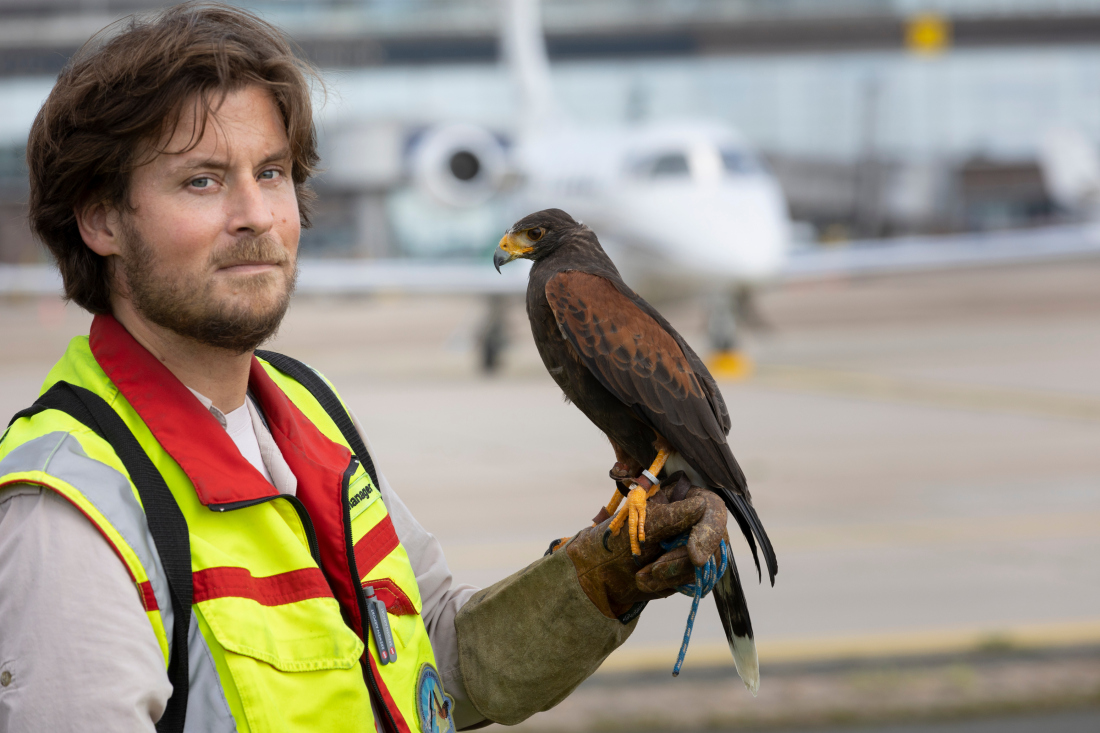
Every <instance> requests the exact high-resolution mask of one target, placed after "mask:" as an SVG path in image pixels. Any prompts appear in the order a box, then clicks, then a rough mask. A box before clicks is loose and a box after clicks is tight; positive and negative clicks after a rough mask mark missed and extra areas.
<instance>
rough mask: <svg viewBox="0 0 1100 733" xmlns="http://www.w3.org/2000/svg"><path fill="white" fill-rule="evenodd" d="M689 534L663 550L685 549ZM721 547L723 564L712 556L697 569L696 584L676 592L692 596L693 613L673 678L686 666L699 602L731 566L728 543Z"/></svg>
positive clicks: (681, 536) (665, 543) (680, 537)
mask: <svg viewBox="0 0 1100 733" xmlns="http://www.w3.org/2000/svg"><path fill="white" fill-rule="evenodd" d="M687 541H688V533H687V532H685V533H684V534H682V535H680V536H679V537H677V538H675V539H673V540H670V541H668V542H662V543H661V549H662V550H664V551H665V552H668V551H669V550H674V549H676V548H677V547H683V546H684V545H686V544H687ZM719 547H720V548H721V550H722V562H721V564H720V565H719V564H716V563H715V562H714V556H711V557H710V558H709V559H708V560H707V564H706V565H704V566H703V567H701V568H695V582H694V583H689V584H687V585H681V586H680V587H679V588H677V589H676V590H678V591H680V592H681V593H683V594H684V595H685V596H691V598H692V600H691V613H689V614H688V620H687V627H686V628H684V643H683V644H681V645H680V655H679V656H678V657H676V666H675V667H673V668H672V676H673V677H678V676H679V675H680V667H682V666H684V655H686V654H687V650H688V642H690V641H691V629H692V627H693V626H695V614H696V613H697V612H698V611H699V601H700V599H702V598H703V596H705V595H707V594H708V593H710V592H711V591H712V590H714V585H715V583H717V582H718V579H719V578H721V577H722V576H723V575H725V574H726V567H727V566H728V565H729V551H730V550H729V547H727V546H726V541H725V540H722V541H721V544H720V545H719Z"/></svg>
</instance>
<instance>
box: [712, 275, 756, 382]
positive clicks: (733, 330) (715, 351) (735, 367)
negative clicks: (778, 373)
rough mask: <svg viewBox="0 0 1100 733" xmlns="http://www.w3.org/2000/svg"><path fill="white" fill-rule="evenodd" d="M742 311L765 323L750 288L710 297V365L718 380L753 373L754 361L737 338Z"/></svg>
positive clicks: (750, 319)
mask: <svg viewBox="0 0 1100 733" xmlns="http://www.w3.org/2000/svg"><path fill="white" fill-rule="evenodd" d="M746 306H747V307H746ZM749 312H751V313H752V315H751V316H748V314H749ZM743 313H744V315H747V316H748V318H746V320H749V321H750V322H751V321H754V320H757V321H759V322H760V323H762V322H763V321H762V320H760V319H759V315H758V314H757V313H756V310H755V309H754V308H752V306H751V294H750V293H749V292H748V291H747V290H744V289H741V290H738V291H736V292H734V293H718V294H716V295H715V296H714V297H713V298H712V299H711V303H710V310H709V313H708V316H707V336H708V338H709V340H710V348H711V354H710V357H709V358H708V359H707V368H708V369H710V372H711V374H712V375H713V376H714V378H715V379H744V378H746V377H748V376H749V375H750V374H751V373H752V361H751V360H750V359H749V357H748V355H747V354H745V353H744V352H743V351H741V349H740V347H739V343H738V338H737V320H738V316H739V315H742V314H743Z"/></svg>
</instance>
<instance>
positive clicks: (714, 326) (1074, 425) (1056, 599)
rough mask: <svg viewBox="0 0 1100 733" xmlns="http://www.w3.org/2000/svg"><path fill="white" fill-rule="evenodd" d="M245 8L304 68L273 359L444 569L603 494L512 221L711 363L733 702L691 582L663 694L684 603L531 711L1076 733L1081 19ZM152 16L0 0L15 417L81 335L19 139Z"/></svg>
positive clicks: (1098, 447)
mask: <svg viewBox="0 0 1100 733" xmlns="http://www.w3.org/2000/svg"><path fill="white" fill-rule="evenodd" d="M237 4H239V5H240V6H242V7H246V8H248V9H250V10H253V11H255V12H256V13H258V14H260V15H261V16H262V17H264V18H266V19H267V20H269V21H271V22H272V23H274V24H275V25H277V26H279V27H281V28H283V29H284V30H285V31H286V32H287V33H288V34H289V35H290V36H291V37H292V39H293V40H294V41H295V42H296V44H297V45H298V47H299V50H300V52H301V53H302V55H303V56H304V57H305V58H307V59H309V60H310V61H312V62H313V63H314V64H315V65H317V67H318V68H319V69H320V72H321V77H322V79H323V83H322V84H318V85H317V89H316V94H315V98H316V102H317V106H316V122H317V125H318V134H319V139H320V145H321V150H322V154H323V160H322V168H323V169H324V170H323V171H322V173H321V174H320V175H319V176H318V178H317V180H316V189H317V192H318V194H319V200H318V204H317V213H316V215H315V217H314V226H313V228H312V229H310V230H308V231H306V232H304V234H303V238H302V257H303V263H302V268H301V278H300V285H299V294H298V295H297V296H296V298H295V301H294V303H293V306H292V308H291V311H290V313H289V315H288V317H287V320H286V322H285V325H284V326H283V328H282V330H281V332H280V334H279V336H278V338H277V339H276V341H275V343H274V344H273V345H272V347H271V348H274V349H277V350H283V351H285V352H287V353H290V354H292V355H294V356H296V357H298V358H301V359H304V360H306V361H308V362H310V363H311V364H312V365H314V366H315V367H317V368H319V369H321V370H322V371H324V372H325V373H326V374H327V375H328V376H330V377H331V378H332V379H333V380H334V382H335V383H336V384H337V386H338V387H340V389H341V391H342V393H343V395H344V397H345V398H346V399H347V401H348V402H349V403H350V404H351V405H352V407H353V408H354V410H355V411H356V413H357V414H358V416H359V418H360V419H361V421H362V422H363V424H364V425H365V426H366V427H367V428H368V430H369V432H370V437H371V439H372V442H373V447H374V451H375V453H376V454H377V455H376V460H377V462H378V464H379V466H380V468H381V469H382V470H383V471H384V472H385V473H386V475H387V477H388V478H389V480H390V482H391V483H392V484H393V485H394V486H395V488H396V490H397V491H398V493H399V494H400V495H401V496H402V498H403V499H404V500H405V502H406V503H407V504H408V505H409V506H410V508H411V509H412V510H413V512H414V514H415V515H416V516H417V517H418V519H419V520H420V521H421V522H422V524H424V526H425V527H426V528H427V529H428V530H429V531H431V532H433V533H434V534H436V536H438V537H439V538H440V540H441V541H442V542H443V544H444V548H445V550H446V551H447V555H448V558H449V561H450V563H451V566H452V569H453V571H454V573H455V575H456V578H457V579H458V580H459V581H462V582H470V583H475V584H479V585H488V584H490V583H492V582H494V581H496V580H498V579H500V578H501V577H504V576H505V575H506V574H508V573H510V572H512V571H514V570H516V569H518V568H520V567H523V566H524V565H526V564H527V563H529V562H531V561H532V560H534V559H535V558H537V557H538V556H540V555H541V553H542V551H543V550H544V549H545V547H546V545H547V543H548V542H549V541H550V539H552V538H555V537H559V536H562V535H565V534H571V533H573V532H575V531H576V530H577V528H579V527H581V526H583V525H584V524H585V523H586V522H587V518H588V517H590V516H591V515H592V514H594V513H595V511H596V509H597V508H598V505H599V504H601V503H602V502H604V501H606V499H607V496H605V494H607V493H608V491H609V490H610V489H611V486H610V485H609V484H610V482H609V481H608V480H607V479H606V478H604V477H605V476H606V472H607V470H608V469H609V468H610V466H611V464H612V462H613V455H612V452H611V449H610V446H608V445H607V443H606V440H605V439H604V438H603V436H602V435H601V434H600V433H599V432H598V431H597V430H596V429H595V428H594V427H592V426H591V425H590V424H589V423H588V422H587V420H585V419H584V417H583V416H582V415H581V414H580V413H579V412H578V411H577V410H576V409H575V408H574V407H572V406H570V405H567V404H563V403H562V400H561V395H560V392H559V391H558V390H557V388H556V387H555V385H554V384H553V382H552V381H551V380H550V378H549V377H548V375H547V374H546V373H545V370H544V368H543V367H542V364H541V362H540V361H539V358H538V355H537V353H536V352H535V349H534V344H533V342H532V340H531V337H530V335H529V330H528V327H527V324H526V314H525V313H524V310H523V305H522V293H523V290H524V288H525V284H526V271H525V270H524V269H523V267H522V265H523V263H521V262H520V263H514V264H512V265H508V266H507V267H506V268H505V269H504V271H503V273H502V274H499V275H498V274H497V273H496V272H495V271H494V270H493V269H492V265H491V262H490V259H491V253H492V251H493V249H494V248H495V247H496V243H497V241H498V239H499V238H500V236H501V235H502V234H503V232H504V231H505V230H506V229H507V228H508V226H509V225H510V224H511V223H512V222H513V221H515V220H516V219H518V218H519V217H520V216H522V215H524V214H526V213H528V212H530V211H533V210H536V209H539V208H544V207H547V206H557V207H560V208H564V209H566V210H567V211H569V212H570V213H572V214H574V215H575V216H576V217H577V218H578V219H582V220H583V221H585V222H586V223H588V224H589V225H591V226H592V227H593V229H594V230H595V231H596V232H597V234H598V235H599V236H600V239H601V242H602V243H603V244H604V246H605V248H606V249H607V250H608V252H609V253H610V254H611V255H612V257H613V259H614V260H615V262H616V264H617V265H618V266H619V268H620V269H621V270H622V272H623V274H624V277H625V278H626V279H627V282H628V283H630V284H631V285H632V286H633V287H635V288H636V289H637V290H638V291H639V292H640V293H642V294H643V295H644V296H646V297H647V298H649V299H650V300H651V301H652V302H654V303H655V304H656V305H657V306H658V307H659V308H660V309H661V311H662V312H663V313H665V314H666V315H667V316H668V317H669V319H670V321H672V323H673V324H674V325H675V326H676V327H677V328H678V329H679V330H680V331H681V332H682V333H683V334H684V335H685V336H686V337H687V339H688V341H689V342H690V343H691V344H692V345H693V346H694V347H695V348H696V350H697V351H699V352H700V353H701V354H704V355H706V358H707V359H708V360H709V364H710V365H711V367H712V370H713V371H714V372H715V375H716V376H717V377H718V379H719V382H720V385H721V387H722V390H723V394H724V395H725V398H726V401H727V403H728V405H729V407H730V412H731V414H732V415H733V429H732V431H731V433H730V444H731V446H732V448H733V450H734V453H735V455H736V456H737V457H738V459H739V461H740V462H741V464H742V466H743V467H744V469H745V472H746V474H747V476H748V479H749V485H750V488H751V490H752V492H753V500H754V504H755V505H756V507H757V509H758V511H759V513H760V515H761V518H762V519H763V521H764V523H765V526H766V527H767V528H768V530H769V532H770V534H771V537H772V539H773V542H774V544H775V547H776V550H777V553H778V556H779V561H780V573H779V575H778V577H777V580H776V585H775V587H774V588H769V587H767V584H766V583H765V584H761V585H759V586H757V585H755V584H750V585H751V587H747V588H746V591H747V593H748V595H749V604H750V609H751V611H752V613H753V625H754V628H755V630H756V637H757V642H758V646H759V650H760V658H761V670H762V683H761V690H760V695H759V697H757V698H755V699H753V698H752V697H751V696H749V694H748V693H747V692H746V691H745V690H744V689H743V687H742V686H741V684H740V682H739V681H738V680H737V677H736V674H735V672H734V671H733V665H732V660H731V659H730V655H729V651H728V649H727V648H726V645H725V642H724V638H723V634H722V630H721V625H720V623H719V621H718V618H717V613H716V612H715V611H714V609H713V606H712V605H711V604H710V603H709V602H704V605H703V607H702V609H701V611H700V614H699V618H698V620H697V623H696V626H695V631H694V635H693V637H692V644H691V647H690V649H689V651H688V655H687V662H686V664H685V668H684V672H683V673H682V674H681V676H680V677H679V678H678V679H673V678H671V676H670V674H669V673H670V671H671V669H672V665H673V662H674V661H675V657H676V652H677V650H678V648H679V643H680V639H681V636H682V634H683V628H684V626H683V625H684V621H685V619H686V616H687V612H688V608H689V606H690V602H689V600H688V599H687V598H684V597H676V598H672V599H669V600H668V601H664V602H661V603H655V604H652V605H651V606H650V607H649V608H648V609H647V610H646V612H645V614H644V615H643V617H642V620H641V622H640V624H639V626H638V629H637V631H636V632H635V633H634V635H633V636H632V638H631V639H630V640H629V641H628V642H627V644H626V645H625V646H624V647H623V648H622V649H620V650H619V651H617V652H616V653H615V654H613V655H612V656H611V657H610V658H609V660H608V661H607V663H606V664H605V665H604V668H603V669H602V670H601V671H600V672H599V673H598V674H597V675H596V676H595V677H593V678H592V679H591V680H590V681H589V682H587V683H585V684H584V685H583V686H582V687H581V688H580V689H579V690H578V691H577V692H576V693H575V694H574V695H573V696H572V697H571V698H569V699H568V700H567V701H566V702H564V703H563V704H562V705H560V706H559V707H558V708H555V709H554V710H552V711H550V712H547V713H543V714H540V715H537V716H535V717H534V718H532V719H530V720H529V721H528V722H527V723H525V724H523V726H521V727H522V728H524V729H527V730H539V731H553V730H595V729H600V730H608V729H627V728H630V729H634V730H702V729H714V728H741V729H754V728H768V729H774V730H811V729H813V730H830V731H832V730H836V731H839V730H849V729H860V730H884V731H885V730H891V731H893V730H897V731H910V732H914V733H915V731H933V730H934V731H943V732H947V731H957V732H959V733H962V732H963V731H967V732H970V733H978V732H979V731H981V732H985V731H990V732H992V731H1010V732H1013V733H1014V732H1016V731H1021V732H1023V731H1038V730H1042V731H1045V732H1047V733H1058V732H1062V731H1064V732H1066V733H1068V732H1069V731H1074V732H1076V731H1097V730H1100V561H1098V560H1097V558H1098V557H1100V376H1098V375H1100V223H1098V222H1097V215H1098V213H1100V1H1096V0H1047V1H1041V0H939V1H934V0H924V1H922V0H829V1H826V0H818V1H814V2H811V1H810V0H678V1H673V0H599V1H597V0H587V1H581V0H544V2H542V3H541V5H540V4H538V3H536V2H533V1H531V0H450V1H447V2H443V1H442V0H437V1H428V0H401V1H397V0H359V1H355V0H331V1H320V0H318V1H317V2H300V1H299V2H290V1H289V0H288V1H286V2H254V3H245V2H242V3H237ZM165 5H167V4H166V3H158V2H152V1H150V0H0V313H3V316H4V317H3V318H0V344H3V346H2V347H0V413H3V414H12V413H14V412H15V411H17V410H18V409H21V408H22V407H25V406H26V405H28V404H29V403H30V402H31V401H33V399H34V397H35V395H36V394H37V391H38V387H39V385H40V383H41V381H42V379H43V377H44V375H45V373H46V370H47V369H48V367H49V365H50V364H52V363H53V361H55V360H56V359H57V358H58V357H59V356H60V354H61V353H62V351H63V349H64V345H65V343H66V342H67V340H68V339H69V338H71V337H72V336H75V335H78V334H81V333H86V329H87V326H88V322H89V318H88V316H87V315H86V314H84V313H82V312H81V311H79V309H77V308H75V307H73V306H71V305H66V304H65V303H64V302H63V301H62V300H61V299H60V297H59V296H58V291H59V284H58V280H57V277H56V275H55V274H54V273H53V271H52V270H51V268H50V266H49V264H48V259H47V257H46V255H45V252H44V250H43V249H42V248H41V247H39V246H38V245H37V244H36V243H35V242H34V240H33V239H32V237H31V235H30V232H29V229H28V228H27V224H26V219H25V203H26V197H27V190H28V184H27V172H26V165H25V162H24V156H25V148H26V138H27V133H28V130H29V128H30V125H31V123H32V121H33V119H34V116H35V114H36V113H37V111H38V108H39V106H40V105H41V103H42V101H43V100H44V99H45V97H46V95H48V93H49V90H50V88H51V86H52V84H53V82H54V79H55V78H56V75H57V73H58V72H59V71H60V70H61V69H62V67H63V66H64V64H65V63H66V61H67V60H68V59H69V58H70V57H71V56H72V54H74V53H75V52H76V51H77V50H78V49H79V48H80V47H81V46H82V45H83V43H84V42H85V41H87V40H88V39H89V38H90V37H91V36H92V35H93V34H95V33H97V32H98V31H100V30H101V29H103V28H104V27H106V26H109V25H110V24H112V23H114V22H116V21H118V20H119V19H121V18H124V17H126V16H128V15H130V14H133V13H146V12H153V11H155V10H157V9H158V8H160V7H164V6H165ZM109 32H110V31H108V33H109ZM550 466H552V467H553V468H554V470H555V472H556V474H557V475H556V477H555V479H554V482H553V486H552V487H551V486H549V485H547V486H542V485H540V484H539V480H534V481H533V480H532V477H541V476H545V475H546V469H547V467H550ZM734 549H735V552H736V554H737V559H738V561H739V562H740V564H741V571H742V577H743V578H744V579H745V580H748V576H749V575H750V574H751V573H750V570H749V568H750V567H751V566H750V565H749V563H751V558H750V557H749V555H748V553H747V552H746V551H744V550H745V548H743V545H742V544H741V543H739V542H735V548H734Z"/></svg>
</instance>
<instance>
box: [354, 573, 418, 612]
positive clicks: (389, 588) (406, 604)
mask: <svg viewBox="0 0 1100 733" xmlns="http://www.w3.org/2000/svg"><path fill="white" fill-rule="evenodd" d="M368 585H369V586H370V587H372V588H374V595H376V596H378V600H380V601H382V602H383V603H385V604H386V610H387V611H388V612H390V613H392V614H393V615H394V616H415V615H416V606H414V605H413V602H412V601H411V600H409V597H408V596H407V595H405V591H403V590H401V589H400V588H398V587H397V583H394V582H393V581H392V580H390V579H389V578H380V579H378V580H364V581H363V587H364V588H366V587H367V586H368Z"/></svg>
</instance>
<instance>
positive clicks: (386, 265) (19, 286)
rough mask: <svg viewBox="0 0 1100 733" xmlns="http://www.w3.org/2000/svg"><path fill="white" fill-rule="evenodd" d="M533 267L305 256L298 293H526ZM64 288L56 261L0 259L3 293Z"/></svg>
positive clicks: (41, 292) (45, 292) (51, 291)
mask: <svg viewBox="0 0 1100 733" xmlns="http://www.w3.org/2000/svg"><path fill="white" fill-rule="evenodd" d="M529 270H530V263H529V262H528V261H526V260H522V261H520V262H516V263H513V264H512V265H510V266H509V267H508V268H506V269H504V270H502V271H501V272H500V273H499V274H498V273H497V271H496V270H495V269H493V265H492V263H491V262H489V261H488V260H486V261H476V262H475V261H459V262H440V261H422V260H411V259H382V260H310V259H303V260H302V261H301V264H300V270H299V273H298V289H297V292H299V293H306V294H309V295H356V294H370V293H405V294H435V295H493V294H523V293H525V292H527V273H528V271H529ZM60 292H61V275H60V274H59V273H58V272H57V268H55V267H53V266H52V265H4V264H0V295H55V294H57V293H60Z"/></svg>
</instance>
